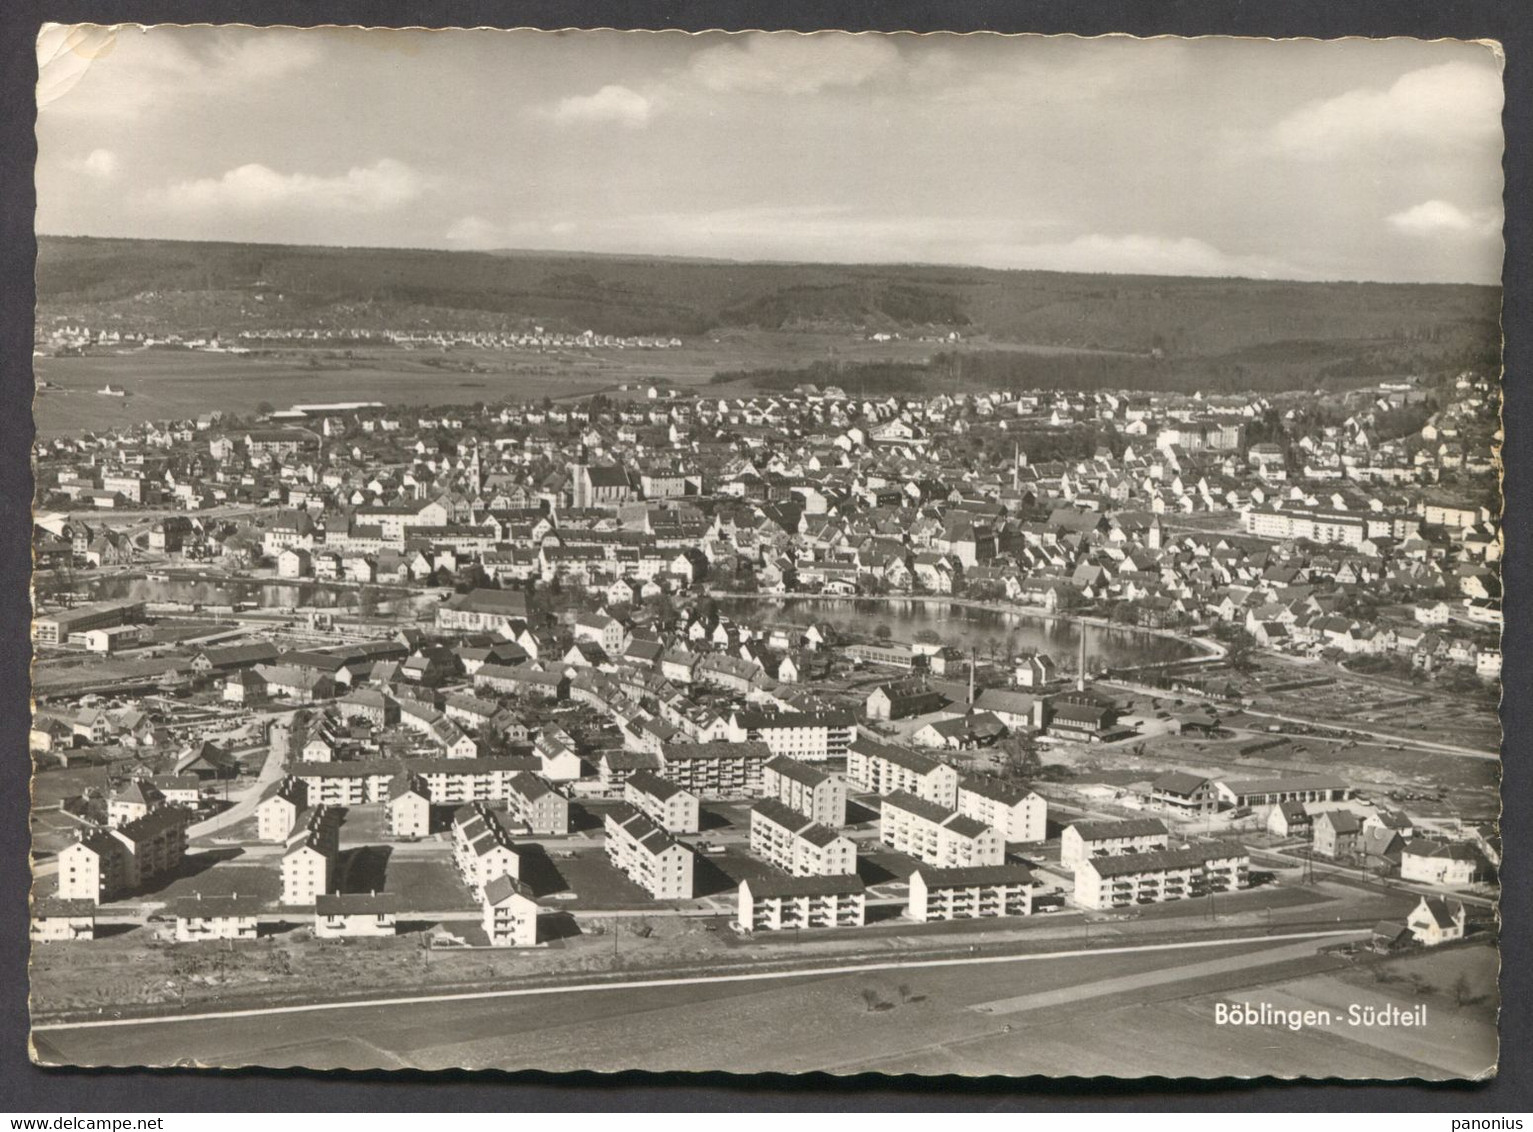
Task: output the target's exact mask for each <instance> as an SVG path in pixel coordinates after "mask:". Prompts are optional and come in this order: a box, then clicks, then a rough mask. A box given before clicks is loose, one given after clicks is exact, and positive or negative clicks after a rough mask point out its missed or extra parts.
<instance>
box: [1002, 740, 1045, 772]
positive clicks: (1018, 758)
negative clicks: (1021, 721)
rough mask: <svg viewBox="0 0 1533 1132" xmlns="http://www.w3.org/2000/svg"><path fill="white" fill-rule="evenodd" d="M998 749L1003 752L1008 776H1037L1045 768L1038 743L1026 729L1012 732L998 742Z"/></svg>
mask: <svg viewBox="0 0 1533 1132" xmlns="http://www.w3.org/2000/svg"><path fill="white" fill-rule="evenodd" d="M996 749H997V750H998V751H1000V752H1001V755H1002V758H1003V760H1004V761H1003V765H1004V767H1005V774H1006V777H1008V778H1013V779H1020V780H1027V779H1032V778H1036V777H1037V776H1038V773H1039V771H1041V770H1042V769H1043V760H1042V759H1041V758H1039V757H1038V744H1037V743H1036V742H1035V741H1034V740H1033V737H1032V735H1031V734H1030V733H1028V732H1026V731H1013V732H1011V733H1010V734H1008V735H1007V736H1006V737H1005V738H1003V739H1001V740H1000V741H999V742H998V743H996Z"/></svg>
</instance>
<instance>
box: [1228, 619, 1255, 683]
mask: <svg viewBox="0 0 1533 1132" xmlns="http://www.w3.org/2000/svg"><path fill="white" fill-rule="evenodd" d="M1226 640H1227V641H1228V646H1227V651H1226V653H1225V662H1226V663H1227V664H1229V666H1230V667H1231V668H1233V669H1234V670H1235V671H1236V672H1250V671H1251V670H1252V669H1254V668H1255V667H1256V658H1255V655H1254V654H1255V652H1256V638H1255V637H1253V636H1251V634H1250V633H1248V632H1246V631H1245V630H1244V629H1241V628H1238V627H1237V628H1235V629H1234V630H1232V631H1231V632H1230V634H1229V636H1228V637H1227V638H1226Z"/></svg>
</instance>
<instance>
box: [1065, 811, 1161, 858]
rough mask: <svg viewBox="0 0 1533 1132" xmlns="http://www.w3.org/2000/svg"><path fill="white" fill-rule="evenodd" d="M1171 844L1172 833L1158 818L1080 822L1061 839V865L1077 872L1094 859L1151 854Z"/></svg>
mask: <svg viewBox="0 0 1533 1132" xmlns="http://www.w3.org/2000/svg"><path fill="white" fill-rule="evenodd" d="M1170 844H1171V834H1170V833H1169V832H1167V830H1166V827H1165V825H1164V823H1162V822H1161V820H1160V819H1159V818H1128V819H1126V820H1124V821H1078V822H1074V823H1072V824H1071V825H1069V826H1067V827H1065V831H1064V833H1063V834H1061V835H1060V838H1059V863H1060V865H1061V866H1063V867H1064V868H1067V869H1071V870H1074V869H1076V868H1078V867H1079V866H1080V863H1081V862H1082V861H1085V860H1087V859H1089V858H1091V857H1115V856H1117V855H1118V854H1120V853H1149V852H1153V851H1154V850H1156V849H1164V848H1166V846H1168V845H1170Z"/></svg>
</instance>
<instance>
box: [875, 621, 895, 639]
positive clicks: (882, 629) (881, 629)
mask: <svg viewBox="0 0 1533 1132" xmlns="http://www.w3.org/2000/svg"><path fill="white" fill-rule="evenodd" d="M873 635H874V636H875V637H877V638H878V639H879V640H880V641H887V640H888V639H889V638H890V637H892V636H894V631H893V630H892V629H890V628H889V626H888V625H885V624H882V623H880V624H879V626H878V628H876V629H874V630H873Z"/></svg>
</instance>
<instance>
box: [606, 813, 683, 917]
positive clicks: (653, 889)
mask: <svg viewBox="0 0 1533 1132" xmlns="http://www.w3.org/2000/svg"><path fill="white" fill-rule="evenodd" d="M605 829H606V834H607V840H606V846H607V859H608V860H610V861H611V862H612V865H613V867H614V868H616V869H617V870H618V871H619V872H622V873H625V874H626V875H627V876H628V879H630V880H631V881H633V882H634V883H635V884H637V885H638V886H639V887H640V888H642V889H644V891H645V892H648V893H649V894H650V895H651V896H652V897H654V898H655V899H656V900H688V899H690V898H691V896H692V868H693V864H694V863H695V862H694V859H693V856H692V850H691V849H689V848H687V846H685V845H683V844H682V843H681V842H679V841H677V840H676V839H675V838H673V837H672V836H671V835H670V834H669V833H667V832H666V831H665V830H663V829H661V828H660V827H659V826H658V825H656V824H655V822H654V821H653V820H652V819H651V818H650V817H649V816H647V815H646V814H642V813H640V812H639V811H638V810H636V809H634V808H633V807H632V806H626V805H625V806H619V807H617V808H616V809H615V810H613V811H611V812H610V813H608V814H607V817H606V821H605Z"/></svg>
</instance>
